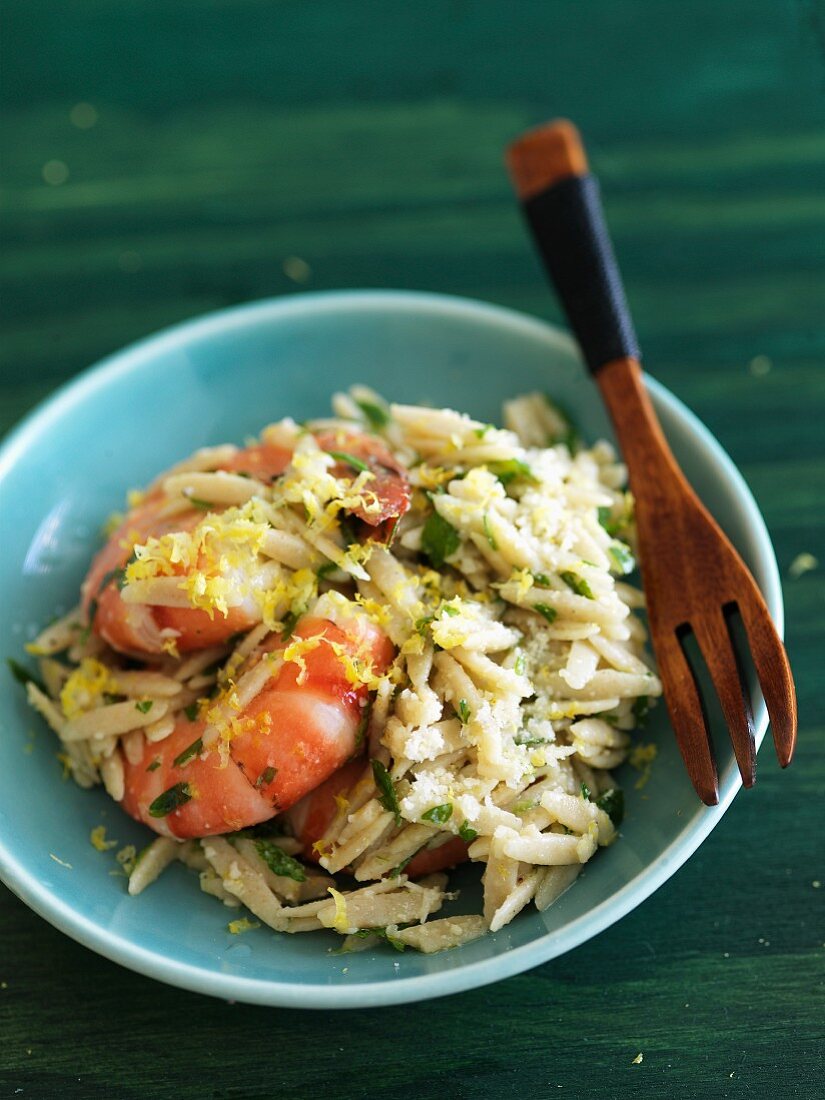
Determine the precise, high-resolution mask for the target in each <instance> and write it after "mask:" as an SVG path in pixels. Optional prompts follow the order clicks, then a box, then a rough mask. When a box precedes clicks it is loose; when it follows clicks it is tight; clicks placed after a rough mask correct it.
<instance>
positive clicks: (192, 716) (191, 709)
mask: <svg viewBox="0 0 825 1100" xmlns="http://www.w3.org/2000/svg"><path fill="white" fill-rule="evenodd" d="M183 713H184V714H185V715H186V717H187V718H188V719H189V721H190V722H194V721H196V720H197V717H198V704H197V703H190V704H189V706H188V707H184V708H183Z"/></svg>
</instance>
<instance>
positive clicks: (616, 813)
mask: <svg viewBox="0 0 825 1100" xmlns="http://www.w3.org/2000/svg"><path fill="white" fill-rule="evenodd" d="M596 805H597V806H598V807H599V809H600V810H604V812H605V813H606V814H607V816H608V817H609V818H610V820H611V821H612V822H613V824H614V826H615V827H616V828H617V829H618V827H619V826H620V825H621V823H622V821H623V819H624V791H622V790H620V789H619V788H618V787H613V788H611V789H610V790H609V791H605V792H604V794H603V795H601V796H600V797H599V798H597V799H596Z"/></svg>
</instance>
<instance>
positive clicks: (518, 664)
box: [513, 653, 527, 676]
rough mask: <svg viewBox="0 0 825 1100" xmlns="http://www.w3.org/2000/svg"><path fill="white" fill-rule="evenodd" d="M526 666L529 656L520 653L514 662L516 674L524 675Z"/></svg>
mask: <svg viewBox="0 0 825 1100" xmlns="http://www.w3.org/2000/svg"><path fill="white" fill-rule="evenodd" d="M526 668H527V658H526V657H525V656H524V654H523V653H519V655H518V657H516V659H515V661H514V662H513V672H515V674H516V676H523V675H524V673H525V670H526Z"/></svg>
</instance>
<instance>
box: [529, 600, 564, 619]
mask: <svg viewBox="0 0 825 1100" xmlns="http://www.w3.org/2000/svg"><path fill="white" fill-rule="evenodd" d="M533 610H534V611H538V613H539V615H541V617H542V618H543V619H547V621H548V623H554V622H555V621H556V618H557V617H558V614H559V613H558V611H556V609H555V607H551V606H550V605H549V604H547V603H534V604H533Z"/></svg>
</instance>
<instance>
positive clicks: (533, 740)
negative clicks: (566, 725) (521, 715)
mask: <svg viewBox="0 0 825 1100" xmlns="http://www.w3.org/2000/svg"><path fill="white" fill-rule="evenodd" d="M513 743H514V744H516V745H522V746H523V747H524V748H526V749H534V748H535V747H536V745H546V744H547V738H546V737H531V735H530V734H529V733H528V732H527V730H520V731H519V732H518V733H517V734H516V736H515V737H514V738H513Z"/></svg>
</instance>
